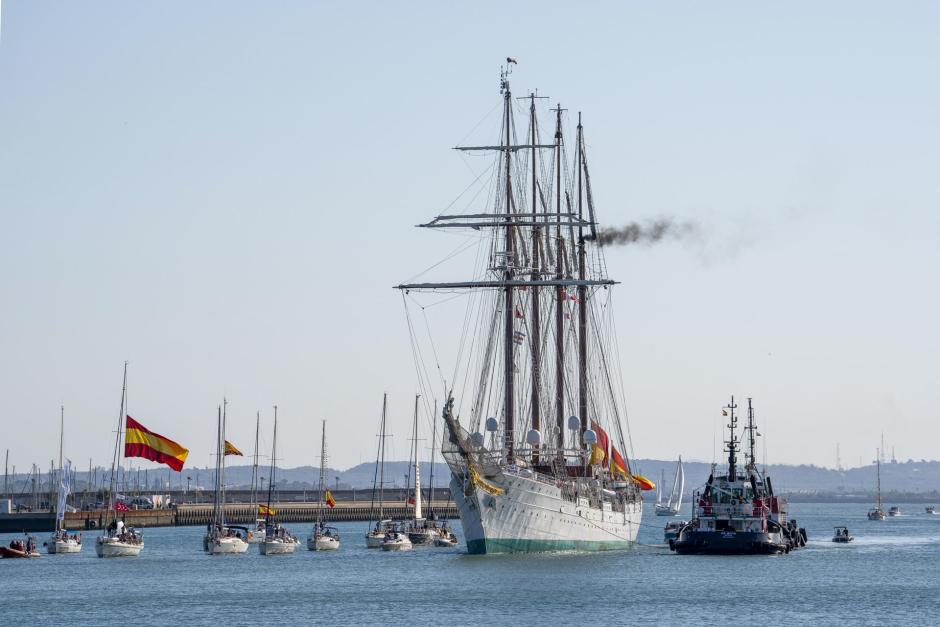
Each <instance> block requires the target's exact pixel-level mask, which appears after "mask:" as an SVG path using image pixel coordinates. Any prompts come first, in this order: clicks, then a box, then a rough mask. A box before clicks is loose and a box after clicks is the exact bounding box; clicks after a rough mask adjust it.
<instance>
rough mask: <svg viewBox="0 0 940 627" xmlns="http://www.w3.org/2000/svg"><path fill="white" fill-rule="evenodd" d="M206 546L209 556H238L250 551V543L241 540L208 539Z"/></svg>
mask: <svg viewBox="0 0 940 627" xmlns="http://www.w3.org/2000/svg"><path fill="white" fill-rule="evenodd" d="M205 545H206V553H208V554H209V555H238V554H240V553H244V552H246V551H247V550H248V543H247V542H245V541H244V540H242V539H241V538H218V539H216V540H212V539H207V540H206V542H205Z"/></svg>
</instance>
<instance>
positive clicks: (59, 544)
mask: <svg viewBox="0 0 940 627" xmlns="http://www.w3.org/2000/svg"><path fill="white" fill-rule="evenodd" d="M46 551H48V552H49V553H50V554H55V553H81V552H82V543H81V542H76V541H75V540H49V541H48V542H47V543H46Z"/></svg>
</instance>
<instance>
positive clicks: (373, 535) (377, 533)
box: [366, 393, 395, 549]
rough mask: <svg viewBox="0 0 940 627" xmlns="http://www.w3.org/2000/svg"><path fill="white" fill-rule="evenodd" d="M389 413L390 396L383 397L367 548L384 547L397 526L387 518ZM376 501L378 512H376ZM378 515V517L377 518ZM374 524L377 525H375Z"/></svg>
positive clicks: (384, 395)
mask: <svg viewBox="0 0 940 627" xmlns="http://www.w3.org/2000/svg"><path fill="white" fill-rule="evenodd" d="M387 413H388V394H387V393H386V394H383V395H382V421H381V423H380V425H379V446H378V450H376V453H375V473H374V475H373V477H372V505H371V508H370V515H369V528H368V529H367V530H366V547H368V548H370V549H378V548H381V547H382V542H383V541H384V540H385V534H386V533H387V532H388V531H389V530H391V529H393V528H394V527H395V525H394V524H393V523H392V521H391V519H388V518H385V426H386V417H387ZM376 500H378V505H379V506H378V511H377V512H376V507H375V504H376ZM376 514H377V516H376ZM373 522H374V523H375V524H373Z"/></svg>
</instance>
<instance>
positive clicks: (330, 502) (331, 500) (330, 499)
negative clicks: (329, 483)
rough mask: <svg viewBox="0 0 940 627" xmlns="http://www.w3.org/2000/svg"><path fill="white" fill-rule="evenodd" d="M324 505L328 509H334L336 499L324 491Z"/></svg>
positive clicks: (330, 493)
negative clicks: (328, 507)
mask: <svg viewBox="0 0 940 627" xmlns="http://www.w3.org/2000/svg"><path fill="white" fill-rule="evenodd" d="M326 504H327V505H328V506H330V507H336V499H334V498H333V493H332V492H330V491H329V490H327V491H326Z"/></svg>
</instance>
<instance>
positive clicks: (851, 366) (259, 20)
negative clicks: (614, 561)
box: [0, 0, 940, 471]
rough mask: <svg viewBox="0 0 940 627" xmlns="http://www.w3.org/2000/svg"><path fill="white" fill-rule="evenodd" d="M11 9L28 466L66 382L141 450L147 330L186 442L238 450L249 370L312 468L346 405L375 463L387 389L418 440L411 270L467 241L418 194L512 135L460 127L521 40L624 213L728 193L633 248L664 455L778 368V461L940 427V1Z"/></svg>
mask: <svg viewBox="0 0 940 627" xmlns="http://www.w3.org/2000/svg"><path fill="white" fill-rule="evenodd" d="M533 9H534V10H533ZM0 10H2V15H0V138H2V139H0V216H2V218H3V229H0V263H2V270H0V290H2V294H3V308H2V311H3V315H2V322H3V324H2V328H0V355H2V359H0V423H2V425H3V430H4V435H5V437H4V438H2V440H0V454H3V452H4V450H5V449H7V448H9V449H10V464H11V466H12V465H14V464H15V465H16V467H17V470H18V471H21V470H22V469H24V468H26V467H28V466H29V465H30V464H31V463H34V462H35V463H38V464H39V465H40V467H45V466H47V465H48V462H49V460H50V459H54V458H57V457H58V431H59V406H60V404H64V406H65V420H66V429H65V431H66V433H65V455H66V456H67V457H70V458H71V459H72V460H73V461H74V462H75V464H76V465H77V466H78V467H80V468H81V467H87V461H88V458H89V457H90V458H92V459H93V460H94V462H95V464H97V465H103V466H105V465H109V464H110V459H111V452H112V450H113V447H114V428H115V425H116V421H117V418H118V409H119V401H120V394H121V373H122V367H123V362H124V361H125V360H127V361H129V375H128V413H129V414H130V415H132V416H133V417H134V418H136V419H137V420H139V421H140V422H141V423H143V424H144V425H146V426H147V427H149V428H150V429H152V430H154V431H157V432H159V433H161V434H164V435H166V436H168V437H170V438H172V439H174V440H176V441H178V442H180V443H181V444H183V445H184V446H186V447H188V448H189V449H190V457H189V465H198V466H200V467H203V466H207V465H211V464H212V457H211V455H212V452H213V450H214V438H215V417H216V408H217V406H218V405H219V403H221V402H222V399H223V397H225V398H227V399H228V401H229V406H228V412H229V413H228V416H229V432H228V433H229V439H231V440H232V441H233V442H235V443H236V445H237V446H239V448H241V449H242V450H243V451H245V452H246V453H248V452H249V451H250V450H251V448H252V445H253V441H254V431H255V413H256V411H259V410H260V411H261V412H262V446H263V447H264V448H263V450H264V451H265V454H266V455H267V454H270V451H269V449H270V443H271V442H270V438H271V427H272V424H271V421H272V410H271V407H272V405H274V404H277V405H278V406H279V410H278V418H279V424H278V429H279V438H278V457H279V458H280V459H281V460H282V464H283V465H285V466H291V467H296V466H301V465H307V464H312V465H316V464H318V459H319V447H320V445H319V442H320V440H319V433H320V421H321V420H322V419H326V420H327V445H328V453H329V457H330V460H331V463H334V464H335V465H336V466H338V467H344V468H349V467H352V466H354V465H356V464H358V463H360V462H368V461H370V460H373V459H374V458H375V447H376V436H375V434H376V432H377V430H378V424H379V416H380V412H381V405H382V395H383V392H388V393H389V399H390V401H389V402H390V405H389V407H390V411H389V424H390V425H391V427H390V431H391V432H392V433H393V435H394V436H395V437H394V438H393V439H392V440H391V441H390V445H391V447H392V449H393V450H391V451H390V458H391V457H393V456H397V457H398V458H406V459H407V452H408V450H409V445H410V443H409V442H408V440H407V438H408V437H410V436H409V434H410V428H411V427H410V425H411V419H412V409H413V395H414V393H415V390H416V389H417V383H416V380H415V374H414V366H413V362H412V356H411V352H410V343H409V338H408V330H407V328H406V324H405V319H404V313H403V308H402V301H401V295H400V294H399V293H398V292H396V291H394V290H393V289H392V286H393V285H396V284H398V283H400V282H402V281H405V280H407V279H409V277H413V276H415V275H417V274H419V273H421V272H422V271H423V270H425V269H426V268H428V267H429V266H431V265H432V264H434V263H437V262H438V261H439V260H441V259H442V258H443V257H445V256H446V255H448V254H449V253H451V252H452V251H453V250H454V247H455V246H457V245H459V244H460V243H461V241H463V240H460V239H459V238H455V237H453V236H450V235H446V234H443V235H441V234H436V233H429V232H427V231H426V230H422V229H416V228H414V225H415V224H418V223H420V222H425V221H427V220H428V219H429V218H431V217H433V216H434V215H436V214H438V213H441V212H442V211H444V209H445V208H446V207H448V205H449V204H450V203H451V201H453V200H454V199H455V198H456V197H457V196H458V195H459V194H460V193H461V192H462V191H463V190H464V189H465V188H466V187H467V186H468V185H469V184H470V183H471V182H472V181H473V179H474V178H475V177H476V175H477V174H479V172H480V171H481V170H482V169H483V168H484V167H485V166H484V165H482V164H483V161H474V160H473V159H475V158H472V157H462V156H461V155H460V154H458V153H456V152H455V151H453V150H451V147H452V146H455V145H457V144H458V143H459V142H461V141H462V140H463V139H465V138H466V137H467V136H468V135H470V134H471V133H472V134H473V135H474V137H487V136H488V134H489V135H493V133H494V132H495V130H496V129H495V126H494V124H492V122H493V120H492V118H491V117H489V118H488V117H487V116H488V115H491V114H492V111H493V109H494V107H498V106H499V104H500V96H499V93H498V87H499V85H498V78H499V75H498V72H499V66H500V63H501V62H504V60H505V58H506V56H507V55H510V56H513V57H515V58H516V59H518V65H517V66H516V67H515V68H514V73H513V77H512V81H513V87H514V90H515V93H516V94H517V95H522V94H525V93H528V92H529V91H530V90H534V89H538V90H539V92H540V93H541V94H544V95H547V96H549V97H550V98H551V100H549V101H547V102H546V105H545V106H546V107H547V106H549V104H550V105H554V104H555V103H558V102H560V103H561V104H562V105H563V106H564V107H566V108H568V109H569V113H568V115H569V121H570V116H572V115H576V113H577V112H578V111H582V112H583V114H584V119H585V126H586V134H587V138H588V144H589V146H588V147H589V151H590V159H591V176H592V183H593V191H594V196H595V202H596V205H597V208H598V218H599V220H600V221H601V222H602V223H604V224H606V225H611V226H618V225H622V224H626V223H629V222H632V221H638V222H646V221H648V220H654V219H657V218H661V217H664V216H666V217H671V218H674V219H676V220H679V221H688V222H694V223H695V224H696V225H698V231H697V233H696V237H694V238H690V239H688V240H685V241H665V242H663V243H661V244H660V245H657V246H652V247H650V246H644V245H636V246H625V247H612V248H609V249H607V252H606V256H607V264H608V267H609V272H610V274H611V276H612V277H613V278H615V279H617V280H619V281H621V283H622V285H620V286H618V287H617V288H616V289H617V291H616V295H617V298H618V303H619V310H618V312H617V333H618V338H619V344H620V352H621V354H622V357H623V364H622V365H623V372H624V386H625V388H626V396H627V409H628V411H629V417H630V429H631V434H632V441H633V444H634V450H635V454H636V456H637V457H638V458H647V459H675V458H676V456H677V455H679V454H682V455H683V457H688V458H689V459H691V458H696V459H700V460H710V459H712V458H713V455H714V454H713V450H715V449H716V447H715V442H716V440H717V451H718V455H717V456H718V458H719V459H720V458H721V453H720V449H721V439H722V438H721V433H720V432H719V431H718V429H717V425H718V424H719V421H720V419H721V416H720V410H721V407H722V406H723V405H724V404H726V403H727V402H728V400H729V398H730V396H731V394H734V395H735V397H736V399H738V400H739V401H741V402H742V403H744V404H746V397H748V396H751V397H753V398H754V402H755V405H756V408H757V418H758V425H759V430H760V431H761V432H762V433H763V434H764V436H763V437H765V438H766V447H767V458H768V460H769V462H770V463H772V464H773V463H778V462H780V463H807V464H809V463H812V464H816V465H818V466H824V467H831V466H834V465H835V462H836V446H837V443H838V444H839V447H840V452H841V459H842V465H843V466H846V467H849V466H856V465H861V464H860V463H859V464H856V462H861V461H862V460H864V462H865V463H866V464H867V463H870V462H871V460H873V459H874V457H875V449H876V447H879V446H880V441H881V440H880V439H881V434H882V432H883V433H884V438H885V444H886V449H887V450H886V456H887V457H888V458H890V457H891V454H892V448H894V449H895V451H896V455H897V457H898V458H899V459H903V460H907V459H908V458H912V459H918V460H919V459H933V458H935V457H938V453H936V446H935V444H934V443H935V442H936V441H937V440H938V436H940V420H937V418H940V409H938V408H940V388H938V386H937V384H936V380H937V361H938V356H940V333H938V332H937V320H940V296H938V291H937V289H936V288H931V287H930V285H935V284H936V283H937V275H938V268H940V247H938V246H937V245H936V243H935V241H934V240H935V239H936V234H937V232H938V230H940V229H938V227H940V212H938V211H937V209H936V208H937V205H938V200H940V190H938V188H937V186H936V185H935V184H934V179H935V177H936V174H935V173H936V172H937V171H938V166H940V154H938V151H937V149H936V147H937V146H938V145H940V123H938V117H937V113H936V112H937V111H938V109H940V86H938V85H937V82H936V81H935V80H933V77H934V76H936V70H937V66H938V64H940V41H938V39H937V37H936V32H937V31H938V28H940V6H937V5H935V4H932V3H928V2H912V3H905V4H904V5H901V6H897V5H892V6H889V5H883V4H881V3H876V2H833V3H826V4H824V5H820V4H818V3H810V2H797V3H790V4H787V5H779V6H778V5H754V4H752V3H746V2H729V3H723V4H720V5H704V4H701V3H694V2H684V3H683V2H680V3H677V4H671V5H669V6H668V7H667V6H665V5H656V4H649V3H641V2H627V3H620V4H612V5H608V6H604V7H594V8H592V9H591V10H583V11H580V12H578V11H574V10H573V9H572V7H571V5H570V4H561V3H539V4H537V5H536V4H526V3H520V4H513V5H505V4H504V3H495V2H483V3H476V4H474V5H473V6H472V7H463V6H459V5H453V6H449V5H441V4H438V3H418V4H413V5H407V6H397V5H386V4H382V3H363V4H356V5H343V4H335V5H334V4H326V3H308V2H290V1H288V2H282V3H277V5H276V7H275V6H273V5H264V4H257V3H249V2H219V1H217V2H204V3H198V4H191V3H184V2H178V1H170V2H163V3H158V4H151V5H143V4H126V3H120V2H97V3H94V4H84V3H83V4H77V3H75V4H72V3H60V4H47V3H36V2H28V1H23V0H20V1H11V0H5V1H4V2H3V3H2V7H0ZM496 13H499V14H500V15H501V16H502V17H501V18H500V19H501V20H503V21H504V22H505V23H506V24H510V25H515V26H513V27H512V28H508V29H505V30H504V29H497V28H494V27H493V15H494V14H496ZM481 201H482V199H481ZM480 207H481V208H482V205H480ZM454 261H455V262H457V263H456V265H454V264H450V265H449V266H448V270H449V271H453V272H457V273H458V276H460V275H459V273H460V272H461V271H463V272H464V273H465V274H466V273H469V269H470V268H469V266H467V265H466V264H463V265H461V264H462V263H463V262H464V261H466V260H465V259H464V260H462V259H460V258H456V259H455V260H454ZM453 272H452V273H451V274H450V275H449V276H451V277H453V276H454V275H453ZM435 331H436V332H437V333H438V334H440V335H446V333H447V331H448V327H446V326H445V327H443V328H441V327H436V328H435ZM442 354H443V355H445V356H446V354H447V352H446V351H445V352H444V353H442ZM444 367H445V368H451V364H444ZM438 400H439V401H440V400H442V399H438ZM426 414H427V412H424V413H423V414H422V417H421V430H422V434H421V437H422V438H423V439H424V440H425V441H424V442H422V446H423V447H424V448H425V450H427V447H428V446H430V443H429V440H430V438H431V435H430V426H429V425H430V420H429V417H428V416H427V415H426ZM716 435H717V437H716ZM761 457H762V455H761ZM138 462H139V464H140V465H141V467H151V468H157V466H156V465H154V464H150V463H149V462H146V461H144V460H138V461H135V462H134V463H135V465H136V464H137V463H138Z"/></svg>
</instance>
